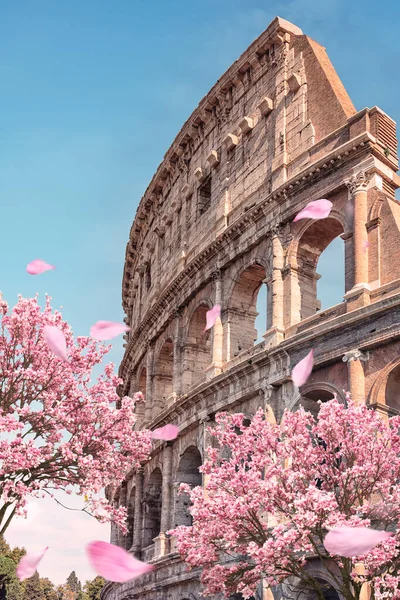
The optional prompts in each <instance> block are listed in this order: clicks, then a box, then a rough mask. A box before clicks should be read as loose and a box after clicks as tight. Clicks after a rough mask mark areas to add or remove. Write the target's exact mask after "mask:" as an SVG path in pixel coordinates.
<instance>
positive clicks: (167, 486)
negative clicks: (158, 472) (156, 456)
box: [160, 442, 172, 533]
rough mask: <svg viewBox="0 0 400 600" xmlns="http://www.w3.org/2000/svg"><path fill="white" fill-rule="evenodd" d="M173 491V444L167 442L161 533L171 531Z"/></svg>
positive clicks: (164, 459)
mask: <svg viewBox="0 0 400 600" xmlns="http://www.w3.org/2000/svg"><path fill="white" fill-rule="evenodd" d="M171 490H172V443H171V442H166V444H165V446H164V451H163V479H162V507H161V526H160V529H161V532H162V533H165V532H166V531H168V529H170V527H171V523H170V515H171Z"/></svg>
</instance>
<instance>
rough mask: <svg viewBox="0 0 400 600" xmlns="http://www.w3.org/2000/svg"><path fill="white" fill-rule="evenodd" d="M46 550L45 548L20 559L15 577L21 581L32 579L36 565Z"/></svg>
mask: <svg viewBox="0 0 400 600" xmlns="http://www.w3.org/2000/svg"><path fill="white" fill-rule="evenodd" d="M47 550H48V548H45V549H44V550H42V551H41V552H35V553H33V552H29V553H28V554H25V556H23V557H22V558H21V560H20V561H19V563H18V566H17V577H18V579H20V580H21V581H23V580H24V579H28V577H32V575H34V574H35V571H36V569H37V566H38V564H39V563H40V561H41V560H42V558H43V556H44V555H45V554H46V552H47Z"/></svg>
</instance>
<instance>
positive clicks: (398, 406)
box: [385, 364, 400, 413]
mask: <svg viewBox="0 0 400 600" xmlns="http://www.w3.org/2000/svg"><path fill="white" fill-rule="evenodd" d="M385 401H386V404H387V406H390V408H394V409H395V410H396V411H399V413H400V364H399V365H397V367H395V368H394V369H392V371H390V373H389V377H388V379H387V383H386V390H385Z"/></svg>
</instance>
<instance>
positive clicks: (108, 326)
mask: <svg viewBox="0 0 400 600" xmlns="http://www.w3.org/2000/svg"><path fill="white" fill-rule="evenodd" d="M129 330H130V327H128V326H127V325H123V324H122V323H114V322H113V321H97V323H95V324H94V325H92V327H91V329H90V335H91V336H92V338H94V339H95V340H102V341H104V340H112V339H113V338H115V337H117V335H120V334H121V333H125V332H126V331H129Z"/></svg>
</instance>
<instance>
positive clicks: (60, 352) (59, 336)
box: [43, 325, 68, 360]
mask: <svg viewBox="0 0 400 600" xmlns="http://www.w3.org/2000/svg"><path fill="white" fill-rule="evenodd" d="M43 335H44V339H45V340H46V343H47V345H48V347H49V348H50V350H51V351H52V352H54V354H55V355H56V356H58V357H59V358H62V359H63V360H68V356H67V344H66V342H65V336H64V334H63V332H62V331H61V330H60V329H58V327H55V326H54V325H45V326H44V327H43Z"/></svg>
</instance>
